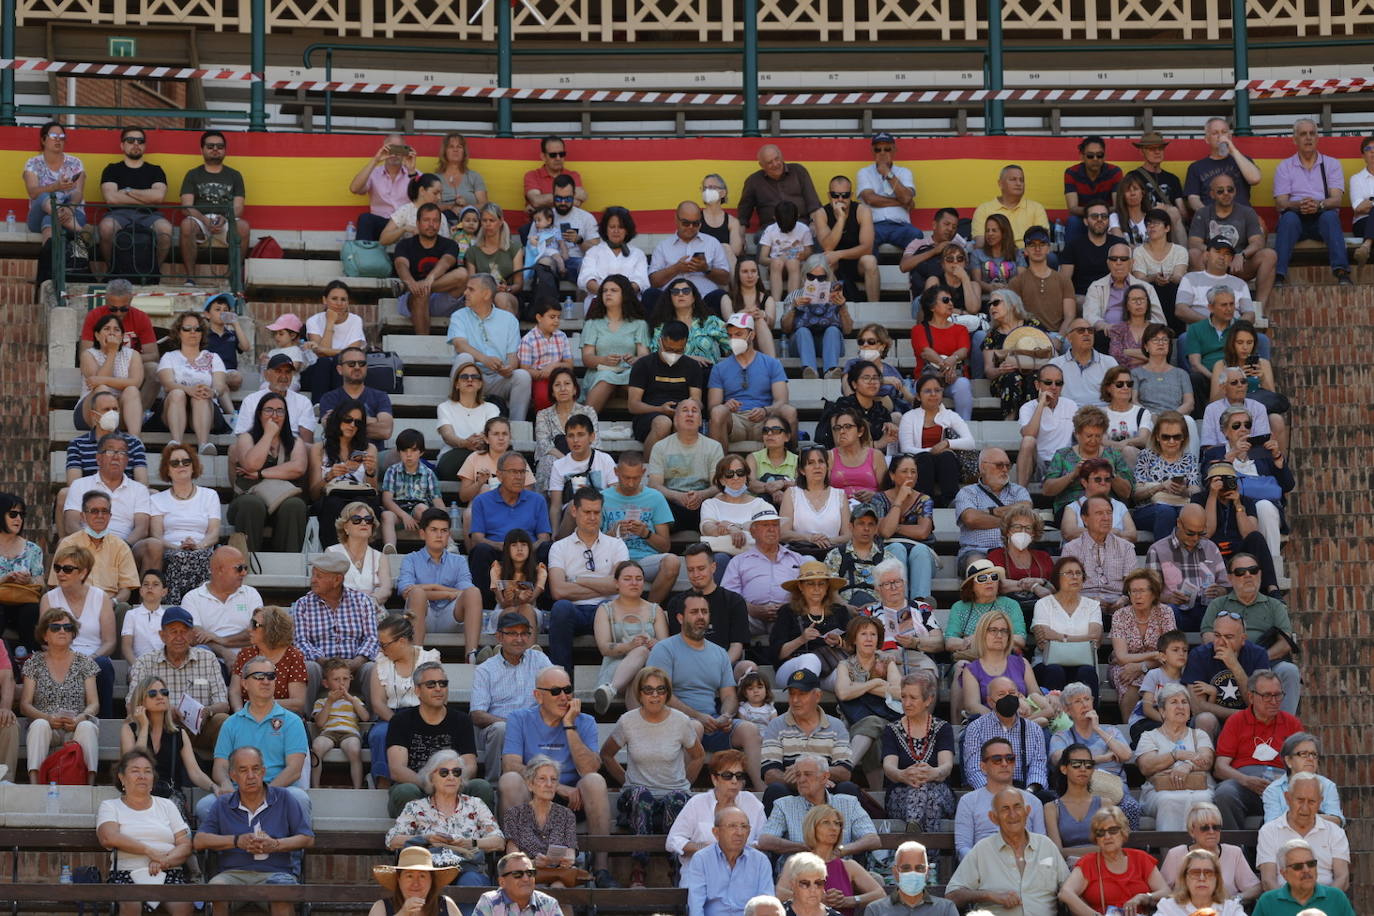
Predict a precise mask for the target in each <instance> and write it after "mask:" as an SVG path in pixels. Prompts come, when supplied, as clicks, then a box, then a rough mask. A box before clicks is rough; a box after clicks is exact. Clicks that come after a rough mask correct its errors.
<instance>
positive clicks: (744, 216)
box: [738, 143, 821, 241]
mask: <svg viewBox="0 0 1374 916" xmlns="http://www.w3.org/2000/svg"><path fill="white" fill-rule="evenodd" d="M758 158H759V170H758V171H757V172H755V173H754V174H752V175H750V176H749V177H748V178H746V179H745V180H744V191H743V192H742V193H741V194H740V197H739V211H738V212H739V224H740V226H741V227H743V228H744V229H745V230H748V228H749V220H750V219H751V218H752V217H753V216H754V214H756V213H757V214H758V218H759V219H758V231H759V232H762V231H763V230H764V229H766V228H768V224H769V223H771V222H773V209H774V208H775V207H777V205H778V203H779V202H780V201H784V200H790V201H792V203H794V204H796V205H797V213H798V214H800V215H801V217H802V218H803V219H805V220H806V221H807V222H810V223H814V222H815V221H816V217H817V211H818V210H820V208H821V200H820V198H819V197H817V196H816V186H815V185H814V184H812V183H811V173H810V172H808V171H807V170H806V166H803V165H798V164H797V163H795V162H788V161H787V160H786V159H784V158H783V157H782V150H780V149H778V147H777V146H776V145H774V144H772V143H768V144H765V145H764V146H762V147H760V148H759V157H758ZM755 241H757V239H755Z"/></svg>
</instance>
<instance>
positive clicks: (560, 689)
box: [534, 684, 573, 697]
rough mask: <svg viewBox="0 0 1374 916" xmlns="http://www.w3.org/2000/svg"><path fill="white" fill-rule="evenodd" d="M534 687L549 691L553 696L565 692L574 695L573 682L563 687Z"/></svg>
mask: <svg viewBox="0 0 1374 916" xmlns="http://www.w3.org/2000/svg"><path fill="white" fill-rule="evenodd" d="M534 689H535V690H542V691H544V692H545V693H547V694H548V695H549V696H551V697H557V696H562V695H563V694H565V693H566V694H567V695H568V696H572V692H573V687H572V684H568V685H566V686H563V687H536V688H534Z"/></svg>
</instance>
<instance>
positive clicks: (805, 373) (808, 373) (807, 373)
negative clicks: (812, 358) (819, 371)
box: [802, 366, 816, 378]
mask: <svg viewBox="0 0 1374 916" xmlns="http://www.w3.org/2000/svg"><path fill="white" fill-rule="evenodd" d="M815 377H816V370H815V369H812V368H811V367H810V366H807V367H806V368H804V369H802V378H815Z"/></svg>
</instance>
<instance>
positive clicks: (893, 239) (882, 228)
mask: <svg viewBox="0 0 1374 916" xmlns="http://www.w3.org/2000/svg"><path fill="white" fill-rule="evenodd" d="M919 238H925V234H924V233H923V232H921V230H920V229H917V228H916V227H915V226H913V225H911V223H909V222H908V223H903V222H899V221H897V220H895V219H877V220H874V221H873V253H874V254H877V253H878V246H879V245H896V246H897V247H898V248H903V249H904V248H906V246H908V245H910V244H911V243H912V242H914V241H915V240H916V239H919Z"/></svg>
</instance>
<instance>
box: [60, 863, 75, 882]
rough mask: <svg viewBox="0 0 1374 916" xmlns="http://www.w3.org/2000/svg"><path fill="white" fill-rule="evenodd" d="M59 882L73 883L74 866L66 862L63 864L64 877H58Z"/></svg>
mask: <svg viewBox="0 0 1374 916" xmlns="http://www.w3.org/2000/svg"><path fill="white" fill-rule="evenodd" d="M57 883H58V884H71V883H72V867H71V866H70V865H65V864H64V865H63V866H62V877H60V878H58V879H57Z"/></svg>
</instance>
